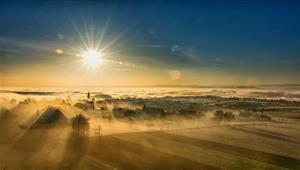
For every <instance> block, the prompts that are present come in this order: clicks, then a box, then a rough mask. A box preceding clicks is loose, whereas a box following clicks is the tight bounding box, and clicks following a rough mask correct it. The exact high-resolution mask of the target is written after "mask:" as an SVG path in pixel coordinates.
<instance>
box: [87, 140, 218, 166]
mask: <svg viewBox="0 0 300 170" xmlns="http://www.w3.org/2000/svg"><path fill="white" fill-rule="evenodd" d="M89 146H90V148H89V151H88V152H89V153H88V156H87V157H86V160H88V163H90V164H94V165H93V166H92V165H90V167H91V166H92V167H93V168H94V169H96V168H95V167H98V169H114V168H116V169H206V170H207V169H217V168H214V167H212V166H209V165H206V164H203V163H199V162H194V161H192V160H189V159H185V158H183V157H180V156H176V155H172V154H168V153H164V152H161V151H158V150H155V149H151V148H148V147H144V146H142V145H139V144H134V143H131V142H127V141H124V140H121V139H118V138H116V137H114V136H105V137H93V138H92V139H90V143H89Z"/></svg>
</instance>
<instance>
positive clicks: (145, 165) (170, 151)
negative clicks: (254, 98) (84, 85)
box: [0, 123, 300, 169]
mask: <svg viewBox="0 0 300 170" xmlns="http://www.w3.org/2000/svg"><path fill="white" fill-rule="evenodd" d="M299 130H300V124H297V123H289V124H282V123H281V124H280V123H252V124H236V125H230V126H229V125H226V126H219V127H218V126H213V127H202V128H193V129H181V130H168V131H150V132H132V133H123V134H114V135H106V136H93V137H82V136H76V135H74V134H72V132H71V131H69V129H67V128H65V129H51V130H30V131H28V132H26V133H25V134H24V136H23V137H22V138H21V139H20V140H19V141H17V142H13V143H10V144H7V143H6V144H2V147H1V148H2V149H3V151H2V152H1V162H0V163H1V166H2V169H20V168H21V169H299V168H300V149H299V148H300V142H299V141H300V140H299V139H300V133H298V132H299ZM54 134H55V135H54ZM4 146H5V147H4Z"/></svg>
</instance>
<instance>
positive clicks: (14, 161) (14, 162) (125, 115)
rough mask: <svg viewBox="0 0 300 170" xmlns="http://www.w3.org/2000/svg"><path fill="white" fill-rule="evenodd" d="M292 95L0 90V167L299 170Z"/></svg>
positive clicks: (286, 91) (298, 125)
mask: <svg viewBox="0 0 300 170" xmlns="http://www.w3.org/2000/svg"><path fill="white" fill-rule="evenodd" d="M298 88H299V87H297V86H296V87H295V86H294V87H284V86H282V87H239V88H235V87H230V88H229V87H226V88H224V87H223V88H221V87H219V88H213V87H211V88H208V87H192V88H191V87H182V88H179V87H177V88H172V87H171V88H170V87H169V88H167V87H152V88H147V87H143V88H129V87H128V88H117V87H115V88H47V89H46V88H5V89H2V90H1V99H0V100H1V103H0V106H1V112H0V122H1V124H0V125H1V133H0V134H1V138H0V140H1V141H0V142H1V143H0V147H1V153H0V165H1V168H4V169H5V168H6V169H169V168H171V169H173V168H174V169H219V168H222V169H240V168H246V169H298V168H299V167H300V150H299V147H300V143H299V139H300V134H299V132H298V131H299V130H300V103H299V91H298ZM141 155H143V156H141Z"/></svg>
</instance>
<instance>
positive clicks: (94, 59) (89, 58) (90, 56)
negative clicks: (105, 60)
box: [82, 49, 102, 69]
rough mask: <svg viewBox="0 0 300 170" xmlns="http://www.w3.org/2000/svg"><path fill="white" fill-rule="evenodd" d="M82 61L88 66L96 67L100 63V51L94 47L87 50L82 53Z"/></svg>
mask: <svg viewBox="0 0 300 170" xmlns="http://www.w3.org/2000/svg"><path fill="white" fill-rule="evenodd" d="M82 57H83V61H84V63H85V64H86V65H87V66H88V67H89V68H93V69H94V68H96V67H98V66H99V64H100V63H101V57H102V55H101V53H100V52H99V51H97V50H95V49H91V50H87V51H85V52H84V53H83V54H82Z"/></svg>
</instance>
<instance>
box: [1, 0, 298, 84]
mask: <svg viewBox="0 0 300 170" xmlns="http://www.w3.org/2000/svg"><path fill="white" fill-rule="evenodd" d="M0 24H1V25H0V61H1V65H0V75H1V80H0V81H1V85H2V86H70V85H71V86H84V85H100V86H101V85H102V86H107V85H120V86H122V85H232V84H234V85H250V84H282V83H293V84H295V83H300V78H299V72H300V3H297V1H275V0H273V1H264V2H262V1H202V2H197V1H195V2H194V1H181V2H180V1H171V0H169V1H167V0H165V1H153V0H152V1H140V0H136V1H121V0H120V1H109V0H107V1H104V2H95V1H67V2H62V1H21V2H0ZM99 40H102V41H101V42H100V41H99ZM97 42H99V44H98V43H97ZM97 44H98V47H99V48H98V51H99V55H101V60H100V63H99V64H98V65H97V67H96V68H90V67H89V65H87V64H86V63H85V62H84V61H83V60H84V59H83V56H82V54H84V53H85V52H86V51H87V50H86V48H87V47H86V46H88V48H90V49H94V48H96V46H97ZM100 53H101V54H100Z"/></svg>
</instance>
